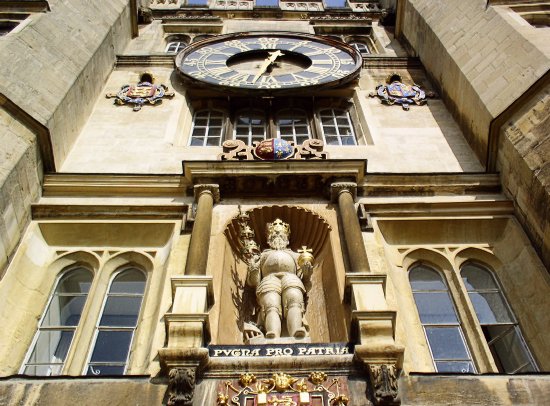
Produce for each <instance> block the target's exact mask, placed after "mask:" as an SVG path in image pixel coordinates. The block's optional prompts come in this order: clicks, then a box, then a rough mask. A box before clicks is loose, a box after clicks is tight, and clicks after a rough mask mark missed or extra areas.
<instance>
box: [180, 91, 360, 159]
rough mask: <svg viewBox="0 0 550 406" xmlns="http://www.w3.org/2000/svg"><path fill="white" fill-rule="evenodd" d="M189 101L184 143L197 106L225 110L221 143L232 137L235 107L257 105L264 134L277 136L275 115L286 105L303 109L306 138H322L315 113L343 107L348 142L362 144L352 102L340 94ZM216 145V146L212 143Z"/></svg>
mask: <svg viewBox="0 0 550 406" xmlns="http://www.w3.org/2000/svg"><path fill="white" fill-rule="evenodd" d="M190 105H191V107H192V110H193V115H192V118H191V120H192V122H191V126H190V131H189V133H188V134H187V135H186V137H187V140H186V141H185V144H186V145H188V146H190V143H191V135H192V133H193V128H194V118H195V113H196V112H199V111H201V110H209V109H210V110H217V111H222V112H223V113H224V114H225V125H224V129H223V131H222V141H221V142H222V143H223V141H226V140H230V139H233V138H234V133H235V131H234V126H235V120H236V117H237V114H238V112H239V111H243V110H246V109H255V110H257V109H261V110H263V111H265V114H266V117H265V122H266V127H267V128H266V138H278V137H277V133H278V129H277V124H276V120H277V115H278V112H280V111H281V112H282V111H283V110H285V109H288V108H296V109H299V110H304V111H305V112H306V114H307V119H308V122H309V132H310V138H313V139H321V140H323V139H324V137H323V129H322V127H321V119H320V116H319V113H320V111H321V110H327V109H336V110H345V111H347V112H348V116H349V119H350V122H351V127H352V133H353V135H354V137H355V144H354V145H349V146H357V145H365V144H366V142H365V137H364V135H363V132H362V129H361V126H360V125H359V118H358V116H357V112H356V108H355V105H354V104H353V103H352V102H351V101H349V100H347V99H342V98H323V99H321V98H319V99H317V98H316V99H315V100H314V101H313V100H312V99H308V98H299V97H296V98H290V97H281V98H275V99H273V101H271V102H269V101H268V102H266V101H264V100H261V99H258V100H256V99H251V98H231V99H230V100H229V101H227V100H226V99H225V100H222V99H208V100H201V99H197V100H192V101H191V102H190ZM216 148H219V147H216Z"/></svg>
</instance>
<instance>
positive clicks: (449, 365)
mask: <svg viewBox="0 0 550 406" xmlns="http://www.w3.org/2000/svg"><path fill="white" fill-rule="evenodd" d="M435 366H436V369H437V372H460V373H463V374H466V373H475V369H474V365H473V364H472V363H471V362H469V361H437V362H436V363H435Z"/></svg>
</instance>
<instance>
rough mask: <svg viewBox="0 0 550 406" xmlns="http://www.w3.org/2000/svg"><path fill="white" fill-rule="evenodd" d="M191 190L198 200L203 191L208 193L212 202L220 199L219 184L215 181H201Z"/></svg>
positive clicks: (217, 201)
mask: <svg viewBox="0 0 550 406" xmlns="http://www.w3.org/2000/svg"><path fill="white" fill-rule="evenodd" d="M193 192H194V194H195V201H197V202H198V201H199V197H200V195H201V194H203V193H210V194H211V195H212V198H213V199H214V203H219V201H220V185H218V184H216V183H201V184H198V185H195V186H193Z"/></svg>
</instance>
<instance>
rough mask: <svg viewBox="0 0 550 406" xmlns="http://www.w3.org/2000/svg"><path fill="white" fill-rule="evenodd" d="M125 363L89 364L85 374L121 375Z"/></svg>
mask: <svg viewBox="0 0 550 406" xmlns="http://www.w3.org/2000/svg"><path fill="white" fill-rule="evenodd" d="M125 366H126V365H101V364H99V365H97V364H96V365H90V366H88V371H86V375H95V376H100V375H123V374H124V367H125Z"/></svg>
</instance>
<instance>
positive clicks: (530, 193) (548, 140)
mask: <svg viewBox="0 0 550 406" xmlns="http://www.w3.org/2000/svg"><path fill="white" fill-rule="evenodd" d="M499 141H500V142H499V148H498V151H499V154H498V162H497V165H498V170H499V171H500V173H501V178H502V182H503V186H504V191H505V193H506V194H508V195H509V196H511V197H512V198H513V200H514V202H515V206H516V214H517V217H518V220H519V221H520V222H521V223H522V224H523V226H524V227H525V229H526V231H527V234H528V235H529V237H530V238H531V241H532V243H533V245H534V247H535V249H536V250H537V251H538V252H539V254H540V256H541V259H542V261H543V262H544V264H545V265H546V267H547V268H548V269H550V160H549V157H550V86H546V88H545V89H542V90H541V91H540V92H538V94H536V95H535V96H534V97H533V99H532V100H531V102H530V103H528V104H526V105H525V106H524V107H523V108H522V109H521V110H520V111H518V112H517V113H516V114H515V115H514V116H513V117H512V118H511V119H510V120H509V121H508V124H507V125H505V126H504V127H502V128H501V131H500V139H499Z"/></svg>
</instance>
